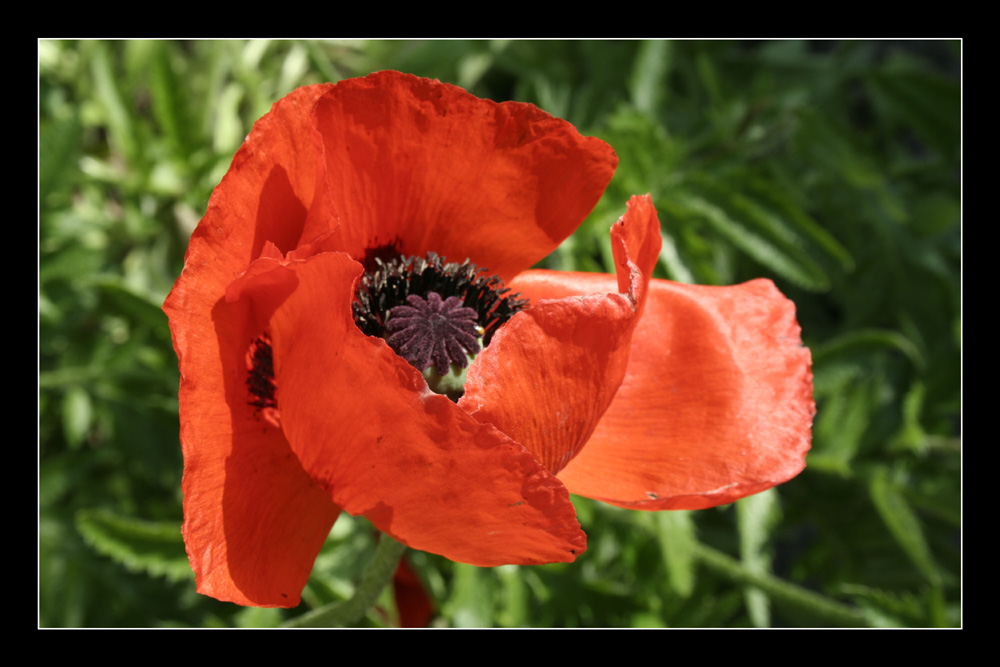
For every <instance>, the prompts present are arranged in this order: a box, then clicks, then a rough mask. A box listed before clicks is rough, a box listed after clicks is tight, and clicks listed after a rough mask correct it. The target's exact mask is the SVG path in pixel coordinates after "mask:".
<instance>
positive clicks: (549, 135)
mask: <svg viewBox="0 0 1000 667" xmlns="http://www.w3.org/2000/svg"><path fill="white" fill-rule="evenodd" d="M315 123H316V127H317V129H318V130H319V133H320V135H321V136H322V141H323V143H322V150H323V151H324V159H325V163H326V171H327V179H328V183H329V187H330V189H329V193H328V194H329V196H330V197H331V198H332V202H333V203H332V207H333V208H335V209H336V212H337V214H338V215H339V217H340V220H342V221H344V224H343V226H342V227H341V229H340V234H341V241H342V246H341V249H342V250H343V251H345V252H347V253H349V254H350V255H351V256H353V257H356V258H363V257H365V255H366V251H368V250H370V249H373V248H377V247H379V246H386V245H389V246H392V247H393V248H394V249H395V251H396V254H400V255H420V256H423V255H425V254H426V253H427V252H428V251H433V252H435V253H437V254H438V255H440V256H442V257H445V258H446V259H448V260H449V261H453V262H462V261H464V260H465V259H467V258H468V259H471V261H472V262H473V263H475V264H477V265H478V266H480V267H483V268H488V269H489V270H490V272H491V273H496V274H498V275H500V276H501V277H503V278H509V277H511V276H513V275H514V274H516V273H517V272H519V271H521V270H523V269H527V268H528V267H530V266H531V265H532V264H534V263H535V262H537V261H539V260H540V259H542V258H543V257H545V256H546V255H548V254H549V253H550V252H552V250H554V249H555V248H556V246H558V245H559V243H560V242H561V241H562V240H563V239H565V238H566V237H567V236H569V235H570V234H571V233H572V232H573V230H574V229H576V227H577V226H578V225H579V224H580V222H582V221H583V219H584V218H585V217H586V216H587V215H588V214H589V213H590V211H591V209H593V207H594V205H595V204H596V203H597V200H598V199H600V197H601V194H602V193H603V192H604V189H605V187H607V184H608V182H609V181H610V180H611V176H612V174H613V173H614V169H615V167H616V166H617V163H618V158H617V156H615V153H614V151H613V150H612V148H611V147H610V146H609V145H607V144H606V143H604V142H603V141H601V140H599V139H596V138H593V137H583V136H581V135H580V134H579V133H578V132H577V131H576V129H575V128H574V127H573V126H572V125H570V124H569V123H567V122H566V121H564V120H561V119H558V118H554V117H553V116H550V115H549V114H547V113H545V112H544V111H542V110H541V109H538V108H537V107H535V106H534V105H531V104H523V103H518V102H504V103H499V104H498V103H496V102H493V101H491V100H484V99H479V98H477V97H474V96H473V95H470V94H469V93H467V92H465V91H464V90H462V89H461V88H458V87H456V86H451V85H448V84H443V83H441V82H439V81H434V80H431V79H423V78H419V77H415V76H411V75H407V74H401V73H399V72H389V71H386V72H377V73H375V74H372V75H369V76H367V77H364V78H360V79H350V80H348V81H342V82H340V83H339V84H337V85H336V86H335V87H334V88H333V89H332V90H330V91H329V92H328V93H327V94H326V95H324V96H323V97H322V98H320V99H319V101H318V102H317V104H316V108H315ZM315 222H316V224H315V226H313V220H312V219H310V227H309V228H308V229H307V231H306V233H305V235H304V236H305V238H306V240H311V239H312V238H313V237H314V236H319V235H321V234H322V233H324V232H325V231H328V229H329V225H328V221H321V220H316V221H315ZM348 223H349V224H348Z"/></svg>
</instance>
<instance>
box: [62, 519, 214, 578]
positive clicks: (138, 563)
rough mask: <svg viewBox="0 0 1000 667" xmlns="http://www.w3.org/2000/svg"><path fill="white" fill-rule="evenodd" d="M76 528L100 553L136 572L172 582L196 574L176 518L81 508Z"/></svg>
mask: <svg viewBox="0 0 1000 667" xmlns="http://www.w3.org/2000/svg"><path fill="white" fill-rule="evenodd" d="M76 529H77V530H78V531H79V533H80V534H81V535H82V536H83V539H84V540H85V541H86V542H87V543H88V544H90V546H92V547H93V548H94V549H95V550H96V551H97V552H98V553H100V554H103V555H105V556H108V557H109V558H111V559H112V560H114V561H115V562H117V563H120V564H122V565H124V566H125V567H126V568H127V569H129V570H130V571H132V572H145V573H147V574H149V575H150V576H154V577H166V578H167V579H169V580H170V581H182V580H184V579H190V578H192V577H193V576H194V574H193V573H192V571H191V566H190V565H189V564H188V559H187V554H186V553H185V551H184V540H183V538H182V537H181V530H180V525H178V524H177V523H175V522H173V521H158V522H153V521H142V520H140V519H133V518H131V517H124V516H120V515H118V514H115V513H114V512H110V511H108V510H80V511H79V512H77V514H76Z"/></svg>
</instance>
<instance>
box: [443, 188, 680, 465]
mask: <svg viewBox="0 0 1000 667" xmlns="http://www.w3.org/2000/svg"><path fill="white" fill-rule="evenodd" d="M659 230H660V225H659V221H658V220H657V217H656V210H655V208H654V207H653V204H652V202H651V201H650V199H649V196H648V195H647V196H645V197H633V198H632V200H631V201H630V202H629V205H628V209H627V211H626V213H625V215H624V216H622V218H621V219H620V220H619V221H618V222H616V223H615V224H614V225H613V226H612V228H611V239H612V248H613V250H614V253H615V263H616V268H617V277H616V276H599V275H598V274H580V273H557V272H552V271H527V272H525V273H523V274H521V275H520V276H518V277H517V278H516V279H515V280H514V281H512V282H511V289H512V291H514V292H520V293H521V295H522V296H524V297H527V298H528V299H529V300H530V301H531V306H530V307H529V308H527V309H526V310H524V311H522V312H520V313H518V314H517V315H515V316H514V317H513V318H512V319H511V320H510V321H509V322H507V323H506V324H505V325H504V326H503V327H501V328H500V329H499V330H498V331H497V333H496V335H494V337H493V340H492V342H491V343H490V345H489V346H488V347H487V348H486V349H485V350H483V351H482V352H481V353H480V354H479V356H478V357H477V358H476V360H475V361H474V362H473V364H472V365H471V366H470V367H469V371H468V380H467V382H466V384H465V394H464V396H463V397H462V398H461V400H460V401H459V406H460V407H462V408H463V409H464V410H466V411H467V412H469V413H470V414H471V415H473V416H474V417H475V418H476V419H477V420H479V421H480V422H482V423H487V424H493V425H494V426H496V427H497V428H499V429H500V430H501V431H503V432H504V433H506V434H507V435H509V436H510V437H511V438H513V439H514V440H516V441H517V442H519V443H521V444H522V445H524V446H525V447H526V448H527V449H528V451H530V452H531V453H532V454H534V456H535V458H537V459H538V460H539V462H541V463H542V465H544V466H545V467H546V468H547V469H548V470H549V471H550V472H552V473H558V472H559V471H560V470H562V469H563V467H564V466H565V465H566V464H567V463H568V462H569V461H570V460H571V459H572V458H573V457H574V456H575V455H576V454H577V452H579V451H580V448H581V447H583V445H584V443H586V442H587V439H588V438H589V437H590V435H591V433H592V432H593V430H594V428H595V427H596V426H597V423H598V421H599V420H600V419H601V416H602V415H603V414H604V411H605V410H606V409H607V407H608V405H609V404H610V403H611V400H612V398H613V397H614V395H615V392H616V391H617V390H618V385H619V384H621V381H622V378H623V377H624V376H625V371H626V368H627V366H628V360H629V350H630V347H631V339H632V332H633V329H634V327H635V325H636V322H637V321H638V320H639V317H640V315H641V314H642V311H643V304H644V302H645V298H646V284H647V283H648V281H649V279H650V275H651V274H652V271H653V267H654V266H655V263H656V258H657V255H658V253H659V246H660V236H659ZM597 278H599V280H598V279H597Z"/></svg>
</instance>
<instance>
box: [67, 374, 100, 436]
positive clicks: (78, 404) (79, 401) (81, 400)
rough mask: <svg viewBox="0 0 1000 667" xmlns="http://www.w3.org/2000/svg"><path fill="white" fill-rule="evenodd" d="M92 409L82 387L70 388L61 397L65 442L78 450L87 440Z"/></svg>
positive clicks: (92, 414)
mask: <svg viewBox="0 0 1000 667" xmlns="http://www.w3.org/2000/svg"><path fill="white" fill-rule="evenodd" d="M93 416H94V408H93V405H92V403H91V400H90V395H89V394H88V393H87V392H86V391H85V390H84V389H83V388H82V387H70V388H68V389H67V390H66V395H65V396H64V397H63V432H64V434H65V435H66V442H67V443H69V446H70V447H71V448H73V449H78V448H79V447H80V445H82V444H83V442H84V440H86V439H87V433H88V432H89V431H90V424H91V421H92V419H93Z"/></svg>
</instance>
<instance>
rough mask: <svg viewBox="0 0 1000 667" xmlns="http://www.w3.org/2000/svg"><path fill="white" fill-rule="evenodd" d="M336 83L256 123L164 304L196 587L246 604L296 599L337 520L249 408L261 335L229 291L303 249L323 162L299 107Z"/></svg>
mask: <svg viewBox="0 0 1000 667" xmlns="http://www.w3.org/2000/svg"><path fill="white" fill-rule="evenodd" d="M328 88H329V86H328V85H321V86H310V87H306V88H300V89H298V90H296V91H295V92H293V93H292V94H290V95H288V96H287V97H285V98H284V99H282V100H281V101H279V102H277V103H276V104H275V105H274V107H273V108H272V109H271V112H270V113H268V114H267V115H265V116H264V117H263V118H261V119H260V120H259V121H257V123H256V124H255V125H254V129H253V131H252V132H251V134H250V136H248V137H247V139H246V141H245V142H244V144H243V146H242V147H241V148H240V150H239V151H238V152H237V153H236V156H235V157H234V158H233V163H232V166H231V167H230V169H229V172H228V173H227V174H226V176H225V177H224V178H223V180H222V182H221V183H220V184H219V186H218V187H217V188H216V189H215V191H214V192H213V194H212V197H211V199H210V200H209V204H208V209H207V211H206V213H205V217H204V218H202V221H201V223H200V224H199V225H198V228H197V229H196V230H195V232H194V234H193V235H192V237H191V242H190V245H189V246H188V251H187V254H186V256H185V267H184V271H183V273H182V274H181V276H180V278H178V280H177V284H176V285H175V286H174V289H173V290H172V291H171V293H170V295H169V296H168V297H167V299H166V301H165V303H164V306H163V309H164V311H165V312H166V313H167V315H168V317H169V319H170V329H171V332H172V335H173V341H174V349H175V351H176V352H177V356H178V358H179V362H180V371H181V387H180V418H181V443H182V450H183V454H184V481H183V490H184V516H185V519H184V528H183V532H184V540H185V544H186V546H187V551H188V556H189V558H190V561H191V565H192V568H193V569H194V571H195V576H196V579H197V587H198V590H199V591H200V592H202V593H205V594H207V595H212V596H213V597H216V598H219V599H221V600H229V601H232V602H236V603H239V604H252V605H257V606H281V607H291V606H295V605H296V604H298V602H299V596H300V593H301V590H302V587H303V586H304V585H305V582H306V579H307V578H308V576H309V573H310V571H311V569H312V565H313V561H314V560H315V558H316V554H317V553H318V552H319V548H320V546H322V543H323V540H324V539H325V538H326V535H327V534H328V533H329V531H330V527H331V526H332V525H333V522H334V520H335V519H336V517H337V515H338V513H339V509H338V508H337V507H336V506H334V505H333V504H332V503H331V502H330V500H329V497H328V496H327V495H326V494H325V493H323V491H322V490H320V489H319V488H318V487H316V485H315V484H314V483H313V482H312V481H311V479H310V478H309V476H308V475H306V473H305V471H304V470H302V467H301V465H300V464H299V463H298V461H297V460H296V459H295V456H294V455H293V454H292V452H291V449H290V448H289V445H288V442H287V441H286V440H285V437H284V435H283V434H282V433H281V431H280V430H279V429H275V428H272V427H269V426H268V425H267V424H266V423H262V422H261V421H260V420H259V418H258V417H259V416H255V414H254V409H253V407H252V406H250V405H249V404H248V399H249V397H248V392H247V387H246V379H247V368H246V353H247V349H248V345H249V343H250V342H251V341H252V340H253V339H254V337H255V336H257V335H259V334H260V330H253V325H252V319H253V318H252V317H251V315H250V313H248V312H246V311H245V309H244V308H243V307H240V306H236V305H233V304H227V303H226V302H225V300H224V297H223V295H224V294H225V291H226V287H227V286H228V285H229V283H230V282H231V281H232V280H233V279H234V278H235V277H236V276H238V275H239V274H240V273H242V272H243V271H244V270H245V269H246V268H247V266H248V265H249V264H250V261H251V260H252V259H253V258H255V257H257V256H258V255H260V254H261V253H263V254H265V255H268V254H270V255H274V254H275V249H270V248H272V247H270V246H269V247H268V248H269V249H266V248H265V246H266V245H267V242H271V243H272V244H276V247H280V248H293V247H295V244H296V242H297V240H298V236H299V234H300V233H301V228H302V225H303V224H304V221H305V217H306V216H305V212H306V211H307V210H308V209H309V208H310V206H311V204H310V202H311V200H312V198H313V194H314V190H315V188H316V180H317V169H318V168H320V167H321V165H319V164H318V161H317V160H316V159H315V157H314V155H315V151H314V150H312V149H311V146H312V144H313V139H312V134H313V129H312V126H311V122H310V119H309V114H308V112H306V113H303V112H302V109H303V108H304V109H306V110H308V109H310V108H311V107H312V105H313V104H314V102H315V100H316V99H317V98H318V97H319V96H320V95H321V94H322V93H323V92H325V91H326V90H327V89H328ZM307 145H308V146H309V148H307ZM265 471H266V474H265Z"/></svg>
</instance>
